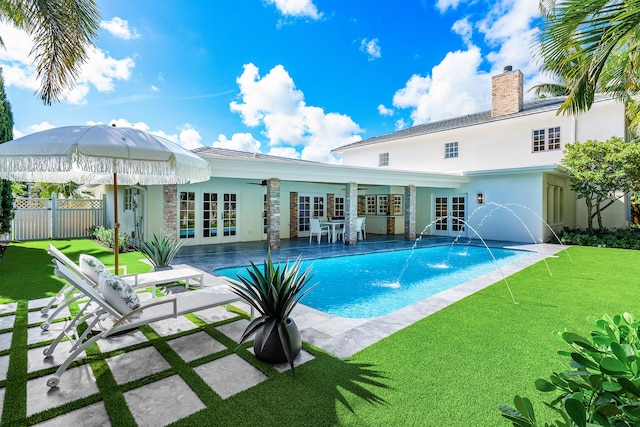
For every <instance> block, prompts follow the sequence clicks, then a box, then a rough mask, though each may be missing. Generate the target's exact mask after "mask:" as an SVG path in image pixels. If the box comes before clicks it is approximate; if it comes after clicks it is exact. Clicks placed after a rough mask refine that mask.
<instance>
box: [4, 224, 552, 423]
mask: <svg viewBox="0 0 640 427" xmlns="http://www.w3.org/2000/svg"><path fill="white" fill-rule="evenodd" d="M446 241H447V240H442V239H425V240H424V241H422V242H420V244H421V245H431V244H442V243H446ZM282 243H283V244H282V249H281V251H280V252H279V253H278V254H277V255H276V256H277V258H278V259H284V260H286V259H293V258H294V257H295V256H297V255H298V254H302V255H303V257H305V258H312V257H315V256H329V255H330V256H340V255H346V254H354V253H362V252H370V251H380V250H388V249H394V248H395V249H398V248H406V247H410V246H411V245H413V242H405V241H403V240H400V239H397V238H389V236H373V235H372V236H371V237H370V238H368V239H367V241H365V242H359V244H358V245H356V246H351V247H347V246H345V245H344V244H341V243H337V244H330V245H329V246H327V244H326V243H322V244H320V245H318V244H317V242H311V243H309V242H308V240H307V239H292V240H285V241H283V242H282ZM520 247H521V248H522V246H520ZM536 249H538V250H539V251H540V252H541V253H540V254H537V253H536V254H533V255H532V256H531V257H529V258H527V259H526V260H523V261H522V262H520V263H517V264H516V265H513V266H510V267H509V268H508V270H507V269H504V273H505V274H507V275H508V274H511V273H513V272H515V271H518V270H520V269H522V268H524V267H526V266H527V265H530V264H532V263H534V262H537V261H539V260H540V259H541V256H548V255H551V254H553V253H554V252H555V251H557V250H559V249H560V248H559V247H558V246H555V245H538V246H537V247H536ZM265 253H266V252H265V249H264V246H262V244H260V243H248V244H235V245H219V246H210V247H185V248H183V250H182V251H181V252H180V257H179V258H177V259H176V261H175V263H177V264H185V265H189V266H191V267H194V268H198V269H200V270H202V271H203V272H204V273H205V285H206V286H218V285H220V284H221V283H224V282H223V279H221V278H219V277H215V276H213V275H211V274H209V272H210V271H211V270H212V269H213V268H220V267H223V266H229V265H244V264H246V263H247V261H248V260H249V259H253V260H254V261H256V260H261V259H263V257H264V255H265ZM274 255H275V254H274ZM497 274H498V276H496V274H489V275H486V277H485V276H483V277H481V278H478V279H476V280H474V281H471V282H468V283H465V284H464V285H461V286H459V287H457V288H456V289H452V290H450V291H447V292H444V293H441V294H439V295H437V296H434V297H432V298H429V299H426V300H424V301H421V302H419V303H416V304H414V305H412V306H410V307H407V308H406V309H403V310H399V311H397V312H394V313H392V314H389V315H387V316H383V317H381V318H376V319H342V318H336V317H335V316H330V315H327V314H324V313H321V312H319V311H317V310H313V309H311V308H309V307H305V306H298V307H297V308H296V311H295V312H294V317H295V319H296V323H297V324H298V326H299V327H300V329H301V334H302V337H303V340H304V341H305V343H306V344H305V345H304V347H303V351H302V353H301V355H300V356H299V357H298V359H297V361H296V365H297V366H301V365H304V364H307V363H309V362H310V361H313V360H314V359H315V358H318V357H319V358H321V359H326V357H328V355H325V353H323V351H322V350H324V351H327V352H328V353H330V354H332V355H334V356H337V357H338V358H339V359H344V358H347V357H349V356H351V355H353V354H354V353H356V352H358V351H359V350H361V349H363V348H365V347H367V346H369V345H371V344H373V343H375V342H377V341H379V340H381V339H383V338H384V337H387V336H389V335H390V334H392V333H393V332H396V331H398V330H400V329H402V328H404V327H405V326H408V325H410V324H412V323H414V322H416V321H418V320H419V319H422V318H424V317H426V316H428V315H429V314H431V313H434V312H436V311H438V310H440V309H441V308H443V307H446V306H447V305H450V304H452V303H453V302H455V301H458V300H460V299H461V298H463V297H465V296H466V295H468V294H470V293H473V292H475V291H477V290H479V289H482V288H484V287H486V286H488V285H490V284H491V283H495V282H497V281H500V280H501V278H502V277H501V275H500V274H499V273H497ZM169 290H170V291H171V290H173V291H178V290H179V289H178V288H170V289H169ZM143 295H144V294H143ZM149 297H150V295H149ZM47 300H48V299H42V300H35V301H29V303H28V305H27V307H26V308H27V310H28V313H27V312H26V311H25V310H24V307H21V306H20V304H22V303H11V304H5V305H0V315H1V316H2V317H0V330H5V333H2V334H0V351H4V350H9V349H10V350H11V351H10V352H9V354H5V355H3V356H0V381H3V380H5V379H7V380H8V381H7V383H6V384H5V385H6V387H4V388H0V403H2V402H4V401H5V399H4V398H5V394H6V396H10V399H11V400H13V399H24V401H25V405H26V407H25V408H24V410H25V413H26V416H27V419H29V423H30V424H31V423H37V424H36V425H41V426H54V425H56V426H57V425H70V424H72V423H76V424H81V425H83V426H85V425H96V426H97V425H100V426H102V425H109V422H110V421H109V419H110V418H109V413H110V411H113V410H117V411H118V412H119V415H118V417H119V419H125V420H126V419H129V420H131V422H132V423H134V424H137V425H154V426H157V425H167V424H170V423H172V422H174V421H178V420H180V419H185V418H187V417H189V416H191V415H192V414H194V413H196V412H198V411H201V410H202V409H205V408H207V407H208V406H209V405H210V404H211V402H219V401H220V400H227V399H232V398H233V396H235V395H237V394H238V393H242V392H248V390H250V389H251V387H253V386H255V385H257V384H261V383H263V382H269V381H271V382H281V381H287V378H289V377H290V374H289V373H287V372H286V371H287V369H288V366H287V365H286V364H285V365H282V366H271V365H267V364H264V363H262V362H260V361H258V360H257V359H255V357H253V355H252V354H251V348H250V346H248V345H243V346H241V347H239V348H238V347H237V342H238V341H239V337H240V335H241V333H242V331H243V330H244V326H245V325H246V324H247V320H246V318H245V317H244V316H240V315H238V314H236V313H234V312H227V311H225V310H224V309H222V308H216V309H211V310H205V311H202V312H198V313H195V314H193V315H186V316H180V317H179V318H178V319H170V320H168V321H162V322H156V323H154V324H151V325H150V326H149V327H143V328H140V330H138V331H135V332H133V333H130V334H126V335H122V336H119V337H115V338H112V339H109V340H103V341H100V342H99V344H98V347H99V349H98V350H96V351H91V352H90V353H91V354H88V355H86V357H85V358H83V359H82V360H81V361H79V362H75V363H74V364H73V365H72V367H71V368H70V369H69V370H68V371H67V372H66V373H65V374H64V375H63V377H62V381H61V383H60V386H59V387H58V388H57V389H49V388H48V387H46V385H45V382H46V380H47V378H48V376H49V375H50V374H51V373H52V371H54V370H55V369H54V368H53V367H54V366H56V365H57V364H59V363H60V362H61V361H62V360H63V359H64V357H62V354H63V353H64V351H65V347H64V346H59V348H58V349H57V351H56V353H54V357H53V359H52V360H46V361H43V357H42V349H43V348H44V346H46V343H47V342H48V341H50V340H51V339H52V338H53V336H55V335H56V331H57V330H59V328H60V326H61V325H62V324H63V323H58V324H56V323H54V324H53V325H52V326H51V328H50V330H49V331H47V332H43V331H42V330H41V329H40V327H39V326H38V325H39V323H40V322H42V321H43V318H42V317H41V316H40V313H39V307H41V306H43V305H44V304H45V303H46V302H47ZM239 308H240V309H245V310H247V308H246V307H242V306H240V307H239ZM66 315H67V316H68V313H66ZM63 317H64V316H63ZM61 322H64V320H62V321H61ZM10 328H11V332H6V330H8V329H10ZM309 344H310V345H309ZM14 348H16V349H18V348H28V351H26V354H27V357H26V360H24V359H22V360H16V359H11V356H12V355H13V354H16V355H17V354H21V353H20V352H19V351H15V352H14V351H13V349H14ZM22 354H24V353H22ZM86 362H90V363H86ZM10 364H11V366H14V365H17V366H20V367H21V369H20V371H22V373H21V374H20V375H19V376H17V375H16V374H15V372H18V371H16V370H14V369H13V368H12V369H11V371H10V370H9V366H10ZM8 372H11V373H13V374H12V375H11V376H9V375H8ZM283 375H284V377H283ZM18 377H19V378H18ZM110 389H119V390H121V391H122V399H117V398H116V399H115V400H111V399H109V398H108V397H107V396H108V394H109V392H108V390H110ZM203 389H204V390H206V391H205V392H202V391H201V390H203ZM194 390H196V391H198V392H196V391H194ZM20 396H21V397H20ZM177 402H179V403H177ZM116 408H117V409H116ZM2 409H3V408H2V406H0V413H2ZM3 417H8V418H7V420H3V423H4V422H5V421H9V422H10V421H11V420H17V419H20V417H17V416H16V414H6V413H3ZM111 419H113V418H111Z"/></svg>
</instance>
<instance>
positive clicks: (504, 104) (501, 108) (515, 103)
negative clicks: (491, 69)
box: [491, 65, 524, 117]
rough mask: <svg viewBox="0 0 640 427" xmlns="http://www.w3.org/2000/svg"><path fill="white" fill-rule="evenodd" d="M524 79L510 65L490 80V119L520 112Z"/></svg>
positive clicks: (518, 71)
mask: <svg viewBox="0 0 640 427" xmlns="http://www.w3.org/2000/svg"><path fill="white" fill-rule="evenodd" d="M523 81H524V77H523V76H522V73H521V72H520V70H516V71H513V67H512V66H511V65H507V66H506V67H504V70H503V73H502V74H499V75H497V76H493V77H492V78H491V117H500V116H506V115H508V114H513V113H517V112H519V111H522V99H523V95H524V94H523V91H524V89H523V86H524V83H523Z"/></svg>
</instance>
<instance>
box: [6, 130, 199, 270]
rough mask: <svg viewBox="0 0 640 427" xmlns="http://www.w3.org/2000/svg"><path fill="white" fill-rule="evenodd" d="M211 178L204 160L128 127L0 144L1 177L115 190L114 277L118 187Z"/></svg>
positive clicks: (63, 132) (46, 133)
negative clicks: (87, 185) (98, 186)
mask: <svg viewBox="0 0 640 427" xmlns="http://www.w3.org/2000/svg"><path fill="white" fill-rule="evenodd" d="M210 177H211V167H210V165H209V162H207V161H206V160H204V159H202V158H200V157H198V156H196V155H195V154H193V153H192V152H191V151H189V150H187V149H185V148H184V147H182V146H180V145H178V144H175V143H173V142H171V141H169V140H167V139H164V138H161V137H158V136H155V135H151V134H148V133H146V132H143V131H141V130H138V129H132V128H119V127H114V126H109V125H94V126H65V127H59V128H53V129H49V130H45V131H42V132H37V133H33V134H30V135H27V136H24V137H22V138H18V139H14V140H12V141H9V142H5V143H3V144H0V178H4V179H9V180H12V181H25V182H55V183H64V182H69V181H73V182H76V183H78V184H111V185H113V186H114V222H115V224H114V228H115V233H114V241H115V249H114V254H115V268H116V274H117V272H118V250H117V248H118V228H119V224H118V204H117V203H118V202H117V200H118V197H117V195H118V184H125V185H136V184H140V185H163V184H186V183H189V182H200V181H206V180H208V179H209V178H210Z"/></svg>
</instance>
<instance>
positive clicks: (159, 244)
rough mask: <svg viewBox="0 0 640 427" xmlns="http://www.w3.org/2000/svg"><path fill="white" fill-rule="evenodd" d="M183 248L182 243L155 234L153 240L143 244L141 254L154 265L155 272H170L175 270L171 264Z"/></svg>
mask: <svg viewBox="0 0 640 427" xmlns="http://www.w3.org/2000/svg"><path fill="white" fill-rule="evenodd" d="M181 247H182V241H176V240H174V239H171V238H169V237H166V236H162V237H158V236H156V235H155V234H154V235H153V239H151V240H145V241H143V242H142V245H141V246H140V252H142V254H143V255H144V256H145V257H146V258H147V259H148V260H149V262H151V264H153V269H154V271H160V270H170V269H172V268H173V267H171V262H172V261H173V258H174V257H175V256H176V254H177V253H178V251H179V250H180V248H181Z"/></svg>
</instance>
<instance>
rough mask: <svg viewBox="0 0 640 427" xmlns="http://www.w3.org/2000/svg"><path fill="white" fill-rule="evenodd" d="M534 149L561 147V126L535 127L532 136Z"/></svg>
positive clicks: (534, 150) (535, 150)
mask: <svg viewBox="0 0 640 427" xmlns="http://www.w3.org/2000/svg"><path fill="white" fill-rule="evenodd" d="M532 143H533V145H532V149H533V152H534V153H537V152H540V151H545V150H559V149H560V127H559V126H557V127H553V128H549V129H534V131H533V137H532Z"/></svg>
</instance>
